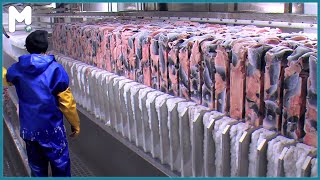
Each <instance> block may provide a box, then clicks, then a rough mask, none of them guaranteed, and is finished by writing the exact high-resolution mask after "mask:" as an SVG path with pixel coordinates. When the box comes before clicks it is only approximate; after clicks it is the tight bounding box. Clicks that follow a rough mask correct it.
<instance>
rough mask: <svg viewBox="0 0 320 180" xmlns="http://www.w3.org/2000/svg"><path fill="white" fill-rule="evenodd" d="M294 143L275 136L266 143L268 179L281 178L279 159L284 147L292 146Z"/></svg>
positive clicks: (291, 140)
mask: <svg viewBox="0 0 320 180" xmlns="http://www.w3.org/2000/svg"><path fill="white" fill-rule="evenodd" d="M293 143H295V141H294V140H293V139H288V138H286V137H283V136H277V137H276V138H274V139H272V140H271V141H269V142H268V150H267V160H268V165H267V176H268V177H279V176H281V172H280V171H281V169H282V168H279V167H280V166H281V165H280V164H279V158H280V156H281V153H282V151H283V149H284V148H285V147H286V146H289V145H292V144H293Z"/></svg>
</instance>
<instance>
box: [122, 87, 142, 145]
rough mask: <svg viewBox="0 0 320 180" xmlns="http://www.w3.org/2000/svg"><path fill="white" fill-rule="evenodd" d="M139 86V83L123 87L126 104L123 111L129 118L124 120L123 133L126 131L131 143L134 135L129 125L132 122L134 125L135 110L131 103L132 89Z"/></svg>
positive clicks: (125, 133)
mask: <svg viewBox="0 0 320 180" xmlns="http://www.w3.org/2000/svg"><path fill="white" fill-rule="evenodd" d="M137 85H139V83H137V82H129V83H126V84H125V85H124V86H123V98H124V102H125V104H124V106H123V110H124V111H125V113H126V117H127V118H124V119H123V131H124V135H125V137H128V139H129V140H130V141H132V135H133V132H131V128H130V124H129V123H130V122H132V123H131V124H133V109H132V103H133V102H132V101H131V98H130V89H131V88H132V87H133V86H137ZM132 130H133V129H132Z"/></svg>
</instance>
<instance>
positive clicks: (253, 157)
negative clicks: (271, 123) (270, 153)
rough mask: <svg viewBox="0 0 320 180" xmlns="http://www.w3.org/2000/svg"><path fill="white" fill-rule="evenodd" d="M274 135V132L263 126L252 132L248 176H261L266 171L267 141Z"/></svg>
mask: <svg viewBox="0 0 320 180" xmlns="http://www.w3.org/2000/svg"><path fill="white" fill-rule="evenodd" d="M276 135H277V134H276V132H274V131H270V130H267V129H264V128H260V129H258V130H256V131H254V132H253V133H252V136H251V144H250V149H249V170H248V176H249V177H254V176H263V174H264V173H266V172H267V162H266V156H267V152H266V148H267V145H268V141H269V140H271V139H272V138H274V137H275V136H276Z"/></svg>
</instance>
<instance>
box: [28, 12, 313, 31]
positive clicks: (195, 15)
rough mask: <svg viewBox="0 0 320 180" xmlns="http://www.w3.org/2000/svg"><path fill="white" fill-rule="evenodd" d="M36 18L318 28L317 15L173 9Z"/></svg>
mask: <svg viewBox="0 0 320 180" xmlns="http://www.w3.org/2000/svg"><path fill="white" fill-rule="evenodd" d="M33 16H34V17H57V18H65V17H70V18H132V19H157V20H187V21H195V22H207V23H219V24H244V25H258V26H272V27H286V28H301V29H304V28H308V29H317V28H318V25H317V19H318V18H317V16H314V15H297V14H285V13H284V14H279V13H278V14H276V13H216V12H172V11H165V12H164V11H139V12H116V13H110V12H74V13H52V14H33Z"/></svg>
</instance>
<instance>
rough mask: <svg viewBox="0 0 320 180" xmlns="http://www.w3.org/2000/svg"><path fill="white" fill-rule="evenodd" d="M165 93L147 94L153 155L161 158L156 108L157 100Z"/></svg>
mask: <svg viewBox="0 0 320 180" xmlns="http://www.w3.org/2000/svg"><path fill="white" fill-rule="evenodd" d="M163 94H164V93H163V92H160V91H154V92H150V93H148V94H147V101H146V107H147V110H148V117H149V118H148V125H149V127H150V129H151V155H152V157H153V158H160V132H159V119H158V114H157V111H156V107H155V98H156V97H158V96H160V95H163Z"/></svg>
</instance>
